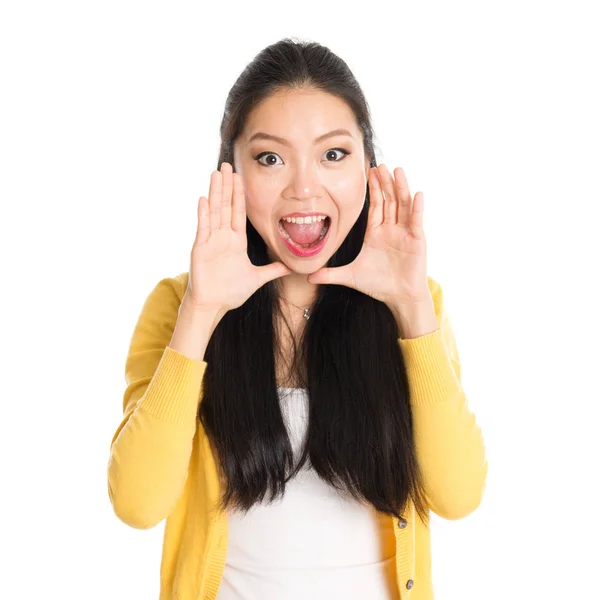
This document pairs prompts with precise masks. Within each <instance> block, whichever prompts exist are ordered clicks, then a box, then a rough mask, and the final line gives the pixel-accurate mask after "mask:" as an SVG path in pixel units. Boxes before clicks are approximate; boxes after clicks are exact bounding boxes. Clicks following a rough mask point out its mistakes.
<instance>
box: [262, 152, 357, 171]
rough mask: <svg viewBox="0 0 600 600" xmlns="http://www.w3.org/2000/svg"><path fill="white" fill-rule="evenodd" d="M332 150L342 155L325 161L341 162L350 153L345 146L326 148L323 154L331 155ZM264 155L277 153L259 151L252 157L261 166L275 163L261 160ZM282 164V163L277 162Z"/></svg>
mask: <svg viewBox="0 0 600 600" xmlns="http://www.w3.org/2000/svg"><path fill="white" fill-rule="evenodd" d="M333 152H341V153H342V157H341V158H339V159H338V160H326V161H325V162H342V161H343V160H344V158H346V156H348V154H350V152H348V150H346V149H345V148H330V149H329V150H327V152H325V154H324V156H327V155H329V156H331V154H332V153H333ZM264 156H277V157H279V154H276V153H275V152H261V153H260V154H257V155H256V156H254V157H253V159H254V160H256V161H258V163H259V164H260V165H262V166H263V167H271V166H274V165H276V164H277V163H276V162H275V163H273V162H271V163H270V164H265V163H264V162H261V160H260V159H261V158H263V157H264ZM279 164H282V163H279Z"/></svg>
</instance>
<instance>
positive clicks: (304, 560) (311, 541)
mask: <svg viewBox="0 0 600 600" xmlns="http://www.w3.org/2000/svg"><path fill="white" fill-rule="evenodd" d="M278 393H279V399H280V403H281V408H282V414H283V417H284V422H285V423H286V427H287V430H288V435H289V437H290V442H291V444H292V448H293V450H294V454H295V455H296V456H298V453H299V452H300V448H301V444H302V443H303V442H304V436H305V433H306V421H307V408H308V394H307V391H306V390H305V389H303V388H286V387H280V388H278ZM268 500H269V492H267V496H266V498H265V499H264V500H263V502H262V503H261V504H257V505H254V506H253V507H252V509H251V510H250V511H249V512H248V513H247V514H246V515H245V516H243V515H242V513H241V512H239V511H233V510H228V512H227V521H228V531H229V535H228V538H229V540H228V546H227V555H226V560H225V569H224V572H223V578H222V580H221V585H220V586H219V591H218V595H217V600H309V599H315V600H317V599H318V600H321V599H322V600H326V599H331V600H337V599H338V598H344V600H354V599H356V600H359V599H360V600H364V599H365V598H369V600H399V599H400V596H399V594H398V591H397V584H396V564H395V551H396V541H395V536H394V531H393V529H392V520H391V519H390V518H389V516H387V515H380V514H378V513H377V512H376V511H375V510H374V509H373V507H372V506H370V505H366V504H361V503H359V502H358V501H357V500H354V499H350V500H349V499H347V498H343V497H342V496H341V495H340V494H339V492H338V491H337V490H336V489H335V488H333V487H331V486H329V485H327V484H326V483H325V482H323V481H322V480H321V479H320V478H319V477H318V476H317V475H316V473H315V472H314V471H313V470H312V469H311V468H310V460H308V461H307V463H306V464H305V465H304V467H303V468H302V470H301V471H300V472H299V473H298V474H297V475H296V477H294V479H292V480H291V481H290V482H288V483H287V484H286V488H285V495H284V498H283V499H281V498H278V499H277V500H276V501H274V502H273V503H272V504H270V505H267V502H268Z"/></svg>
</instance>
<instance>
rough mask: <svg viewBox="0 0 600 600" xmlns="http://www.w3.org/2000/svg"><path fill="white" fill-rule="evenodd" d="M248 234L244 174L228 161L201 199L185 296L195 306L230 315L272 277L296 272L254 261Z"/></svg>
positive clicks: (278, 265)
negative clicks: (236, 170)
mask: <svg viewBox="0 0 600 600" xmlns="http://www.w3.org/2000/svg"><path fill="white" fill-rule="evenodd" d="M247 248H248V238H247V236H246V198H245V194H244V187H243V182H242V178H241V176H240V175H239V173H233V169H232V167H231V165H230V164H229V163H227V162H224V163H223V164H222V165H221V171H213V173H212V174H211V178H210V189H209V192H208V199H206V198H205V197H204V196H201V197H200V200H199V202H198V230H197V233H196V239H195V241H194V246H193V248H192V257H191V264H190V272H189V278H188V286H187V290H186V292H185V296H184V298H183V301H184V302H185V303H186V304H187V305H188V306H190V307H191V308H192V309H199V310H202V311H207V312H213V311H214V312H216V313H220V314H225V312H227V311H228V310H231V309H233V308H237V307H238V306H241V305H242V304H243V303H244V302H245V301H246V300H247V299H248V298H249V297H250V296H251V295H252V294H253V293H254V292H255V291H256V290H257V289H259V288H260V287H261V286H263V285H264V284H265V283H267V282H268V281H271V280H272V279H276V278H277V277H283V276H284V275H288V274H289V273H292V270H291V269H290V268H289V267H287V266H286V265H284V264H283V263H282V262H274V263H271V264H269V265H265V266H260V267H259V266H256V265H254V264H252V262H251V261H250V258H249V257H248V252H247Z"/></svg>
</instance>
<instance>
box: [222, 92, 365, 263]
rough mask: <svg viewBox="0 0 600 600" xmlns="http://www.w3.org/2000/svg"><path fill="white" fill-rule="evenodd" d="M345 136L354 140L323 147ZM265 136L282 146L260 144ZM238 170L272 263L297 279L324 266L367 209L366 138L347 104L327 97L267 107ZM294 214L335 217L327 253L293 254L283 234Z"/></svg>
mask: <svg viewBox="0 0 600 600" xmlns="http://www.w3.org/2000/svg"><path fill="white" fill-rule="evenodd" d="M337 129H345V130H347V132H348V134H345V133H341V132H338V133H336V134H335V135H332V136H331V137H327V138H325V139H321V140H319V141H317V138H319V137H320V136H323V135H324V134H328V133H330V132H331V131H334V130H337ZM257 133H261V134H267V135H270V136H276V137H278V138H281V140H280V141H277V140H274V139H265V137H266V136H263V137H262V139H260V138H258V139H252V138H253V137H254V136H255V135H256V134H257ZM344 151H346V152H348V154H346V153H345V152H344ZM259 155H260V156H259ZM234 164H235V171H236V172H237V173H239V174H240V175H241V176H242V179H243V182H244V190H245V194H246V214H247V216H248V219H249V220H250V222H251V223H252V225H253V226H254V228H255V229H256V230H257V231H258V233H259V234H260V236H261V237H262V238H263V240H264V241H265V243H266V245H267V249H268V255H269V257H270V258H271V259H272V260H280V261H282V262H283V263H284V264H285V265H287V266H288V267H289V268H290V269H292V270H293V271H295V272H297V273H304V274H309V273H313V272H314V271H316V270H317V269H319V268H321V267H322V266H324V265H325V264H326V263H327V261H328V260H329V259H330V258H331V256H332V255H333V254H334V253H335V251H336V250H337V249H338V248H339V247H340V245H341V244H342V242H343V241H344V239H345V238H346V236H347V235H348V232H349V231H350V229H351V228H352V226H353V225H354V223H355V222H356V220H357V219H358V216H359V214H360V212H361V210H362V209H363V206H364V202H365V195H366V191H367V180H368V171H369V160H368V158H366V157H365V153H364V149H363V140H362V134H361V132H360V130H359V129H358V127H357V125H356V122H355V119H354V114H353V113H352V111H351V110H350V108H349V107H348V106H347V105H346V103H345V102H343V101H342V100H340V99H339V98H336V97H335V96H332V95H330V94H327V93H325V92H321V91H307V90H305V91H297V90H293V91H286V92H279V93H277V94H276V95H273V96H271V97H270V98H268V99H266V100H264V101H263V102H261V104H259V105H258V106H257V107H256V108H255V109H254V110H253V111H252V112H251V113H250V115H249V119H248V121H247V123H246V127H245V128H244V131H243V132H242V134H241V135H240V137H239V138H238V139H237V140H236V142H235V145H234ZM294 212H300V213H307V212H316V213H322V214H325V215H328V216H329V217H330V224H329V229H330V231H328V233H327V238H326V241H325V245H324V246H323V248H322V249H321V250H320V251H319V252H317V253H316V254H314V255H312V256H310V257H304V256H297V255H296V254H295V253H294V252H292V251H291V250H290V249H289V247H288V245H287V244H286V242H285V241H284V239H283V237H282V234H281V232H280V229H279V227H280V225H279V221H280V219H281V218H282V216H284V215H288V214H289V213H294Z"/></svg>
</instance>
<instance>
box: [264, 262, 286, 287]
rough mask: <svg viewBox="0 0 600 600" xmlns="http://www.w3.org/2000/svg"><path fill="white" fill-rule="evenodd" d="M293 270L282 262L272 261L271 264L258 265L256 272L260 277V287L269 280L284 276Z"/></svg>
mask: <svg viewBox="0 0 600 600" xmlns="http://www.w3.org/2000/svg"><path fill="white" fill-rule="evenodd" d="M291 272H292V269H290V268H289V267H288V266H286V265H284V264H283V263H282V262H275V263H271V264H270V265H264V266H262V267H256V273H257V277H258V283H259V285H258V287H259V288H260V287H262V286H263V285H264V284H265V283H267V282H268V281H272V280H273V279H277V278H278V277H284V276H285V275H289V274H290V273H291Z"/></svg>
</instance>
